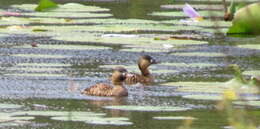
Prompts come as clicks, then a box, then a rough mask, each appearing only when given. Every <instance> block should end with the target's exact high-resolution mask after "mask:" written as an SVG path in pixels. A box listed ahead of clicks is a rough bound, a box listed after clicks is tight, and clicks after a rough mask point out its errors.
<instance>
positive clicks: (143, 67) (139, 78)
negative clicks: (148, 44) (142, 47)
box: [125, 55, 158, 85]
mask: <svg viewBox="0 0 260 129" xmlns="http://www.w3.org/2000/svg"><path fill="white" fill-rule="evenodd" d="M157 63H158V62H156V60H155V59H153V58H152V57H151V56H149V55H144V56H141V57H140V58H139V60H138V67H139V69H140V71H141V74H136V73H134V74H131V75H130V76H127V77H126V79H125V83H126V84H127V85H133V84H136V83H141V84H145V85H148V84H151V83H153V82H154V77H153V76H152V75H151V73H150V72H149V69H148V68H149V66H150V65H152V64H157Z"/></svg>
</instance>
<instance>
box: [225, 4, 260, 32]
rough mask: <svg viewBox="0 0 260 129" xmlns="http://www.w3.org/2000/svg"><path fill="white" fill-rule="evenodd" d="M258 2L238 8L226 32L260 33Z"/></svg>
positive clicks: (259, 6)
mask: <svg viewBox="0 0 260 129" xmlns="http://www.w3.org/2000/svg"><path fill="white" fill-rule="evenodd" d="M259 11H260V3H254V4H250V5H248V6H246V7H244V8H241V9H239V10H238V11H237V12H236V13H235V16H234V19H233V22H232V23H233V25H232V26H231V27H230V28H229V30H228V32H227V34H260V25H259V24H258V23H259V22H260V14H259Z"/></svg>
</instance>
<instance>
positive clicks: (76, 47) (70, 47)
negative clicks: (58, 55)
mask: <svg viewBox="0 0 260 129" xmlns="http://www.w3.org/2000/svg"><path fill="white" fill-rule="evenodd" d="M14 48H32V46H31V45H23V46H16V47H14ZM35 49H61V50H99V49H101V50H103V49H110V48H109V47H103V46H90V45H65V44H61V45H44V44H42V45H39V46H38V47H37V48H35Z"/></svg>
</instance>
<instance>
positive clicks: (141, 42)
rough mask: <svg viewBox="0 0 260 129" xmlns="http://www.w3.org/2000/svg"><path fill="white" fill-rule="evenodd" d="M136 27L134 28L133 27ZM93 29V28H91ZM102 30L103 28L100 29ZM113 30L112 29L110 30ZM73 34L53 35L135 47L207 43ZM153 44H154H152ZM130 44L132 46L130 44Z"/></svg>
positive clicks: (202, 42) (65, 38)
mask: <svg viewBox="0 0 260 129" xmlns="http://www.w3.org/2000/svg"><path fill="white" fill-rule="evenodd" d="M121 29H122V28H121ZM133 29H134V28H133ZM90 30H91V29H90ZM99 31H101V30H99ZM110 31H112V30H110ZM84 35H85V36H83V35H82V34H78V35H73V36H70V37H68V36H67V35H61V36H57V37H53V39H55V40H62V41H75V42H92V43H108V44H122V45H128V47H135V48H142V47H143V48H144V47H145V48H154V49H155V48H157V49H164V47H163V44H172V45H174V46H183V45H200V44H207V43H208V42H206V41H196V40H155V39H154V37H151V36H149V35H148V36H139V37H132V38H126V37H124V38H122V37H102V35H101V34H100V35H98V34H96V35H94V34H89V33H84ZM86 35H87V36H86ZM151 44H153V45H151ZM129 45H130V46H129Z"/></svg>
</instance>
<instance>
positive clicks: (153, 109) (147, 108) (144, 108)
mask: <svg viewBox="0 0 260 129" xmlns="http://www.w3.org/2000/svg"><path fill="white" fill-rule="evenodd" d="M104 108H105V109H113V110H124V111H147V112H149V111H150V112H161V111H186V110H189V109H190V108H184V107H171V106H134V105H120V106H105V107H104Z"/></svg>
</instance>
